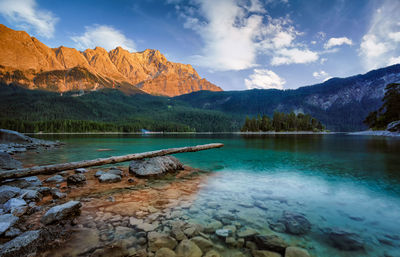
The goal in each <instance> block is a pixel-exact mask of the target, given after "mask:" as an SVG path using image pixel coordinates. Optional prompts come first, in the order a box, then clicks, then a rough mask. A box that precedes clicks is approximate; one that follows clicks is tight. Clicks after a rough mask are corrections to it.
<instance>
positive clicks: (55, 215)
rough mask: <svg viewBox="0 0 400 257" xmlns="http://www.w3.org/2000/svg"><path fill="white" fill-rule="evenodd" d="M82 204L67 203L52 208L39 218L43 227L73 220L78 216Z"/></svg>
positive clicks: (75, 202)
mask: <svg viewBox="0 0 400 257" xmlns="http://www.w3.org/2000/svg"><path fill="white" fill-rule="evenodd" d="M81 206H82V204H81V203H80V202H78V201H69V202H67V203H64V204H61V205H57V206H54V207H52V208H51V209H50V210H48V211H47V212H46V214H45V215H43V217H42V218H41V222H42V223H43V224H45V225H47V224H51V223H56V222H60V221H62V220H66V219H73V218H74V217H75V216H77V215H79V214H80V211H81V210H80V208H81Z"/></svg>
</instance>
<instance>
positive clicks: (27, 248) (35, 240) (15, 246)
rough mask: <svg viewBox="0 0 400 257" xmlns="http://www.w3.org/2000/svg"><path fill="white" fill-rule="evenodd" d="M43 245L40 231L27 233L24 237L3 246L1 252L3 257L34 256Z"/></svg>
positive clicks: (21, 236)
mask: <svg viewBox="0 0 400 257" xmlns="http://www.w3.org/2000/svg"><path fill="white" fill-rule="evenodd" d="M41 244H42V236H41V231H40V230H31V231H26V232H25V233H23V234H22V235H20V236H18V237H16V238H14V239H13V240H11V241H8V242H7V243H5V244H3V245H2V247H1V250H0V256H1V257H15V256H32V255H35V253H36V251H37V249H38V248H39V247H40V246H41Z"/></svg>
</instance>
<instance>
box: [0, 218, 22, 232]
mask: <svg viewBox="0 0 400 257" xmlns="http://www.w3.org/2000/svg"><path fill="white" fill-rule="evenodd" d="M17 221H18V217H15V216H14V215H12V214H3V215H0V235H2V234H3V233H4V232H6V231H7V230H8V229H10V228H11V227H12V226H14V224H15V223H16V222H17Z"/></svg>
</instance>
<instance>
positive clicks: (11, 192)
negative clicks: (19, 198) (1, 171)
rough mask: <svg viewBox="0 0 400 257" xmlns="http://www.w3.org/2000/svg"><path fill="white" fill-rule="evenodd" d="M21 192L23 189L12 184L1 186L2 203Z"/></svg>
mask: <svg viewBox="0 0 400 257" xmlns="http://www.w3.org/2000/svg"><path fill="white" fill-rule="evenodd" d="M19 193H21V189H20V188H18V187H12V186H0V204H3V203H5V202H7V201H8V200H10V199H11V198H13V197H14V196H16V195H18V194H19Z"/></svg>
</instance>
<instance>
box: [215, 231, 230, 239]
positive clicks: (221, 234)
mask: <svg viewBox="0 0 400 257" xmlns="http://www.w3.org/2000/svg"><path fill="white" fill-rule="evenodd" d="M215 234H216V235H217V236H220V237H228V236H229V235H231V234H232V231H231V230H229V229H217V230H216V231H215Z"/></svg>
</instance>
